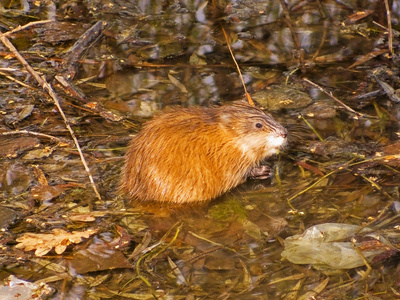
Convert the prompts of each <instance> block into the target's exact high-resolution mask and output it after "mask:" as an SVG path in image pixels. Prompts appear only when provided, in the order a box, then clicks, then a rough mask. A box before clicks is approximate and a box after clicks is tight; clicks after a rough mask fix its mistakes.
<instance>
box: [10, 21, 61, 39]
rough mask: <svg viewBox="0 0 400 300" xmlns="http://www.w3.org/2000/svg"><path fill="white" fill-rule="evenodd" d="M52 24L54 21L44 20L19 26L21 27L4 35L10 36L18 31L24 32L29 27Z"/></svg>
mask: <svg viewBox="0 0 400 300" xmlns="http://www.w3.org/2000/svg"><path fill="white" fill-rule="evenodd" d="M50 22H54V21H53V20H42V21H35V22H30V23H28V24H25V25H23V26H21V25H19V26H17V27H15V28H14V29H13V30H10V31H7V32H5V33H3V34H2V35H4V36H9V35H11V34H13V33H15V32H17V31H21V30H24V29H26V28H28V27H31V26H35V25H41V24H46V23H50Z"/></svg>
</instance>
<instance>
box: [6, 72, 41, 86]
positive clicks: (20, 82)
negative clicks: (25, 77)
mask: <svg viewBox="0 0 400 300" xmlns="http://www.w3.org/2000/svg"><path fill="white" fill-rule="evenodd" d="M0 75H3V76H4V77H5V78H7V79H9V80H11V81H14V82H16V83H18V84H19V85H21V86H24V87H26V88H29V89H32V90H37V88H34V87H32V86H30V85H28V84H26V83H24V82H22V81H20V80H18V79H15V78H14V77H12V76H10V75H7V74H6V73H3V72H0Z"/></svg>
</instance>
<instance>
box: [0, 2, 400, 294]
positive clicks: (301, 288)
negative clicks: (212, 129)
mask: <svg viewBox="0 0 400 300" xmlns="http://www.w3.org/2000/svg"><path fill="white" fill-rule="evenodd" d="M112 4H113V5H107V6H104V7H102V8H101V9H99V8H98V6H97V5H93V6H92V4H90V3H76V4H75V5H76V6H71V7H70V6H68V4H65V5H63V6H62V7H59V8H58V7H56V10H55V11H54V10H49V12H50V11H51V12H52V13H51V14H53V17H54V18H55V19H56V20H59V21H57V22H50V23H49V22H48V20H43V21H39V22H35V23H34V24H28V25H26V24H27V22H29V21H30V20H29V18H27V16H26V11H27V10H26V7H25V6H23V5H22V6H21V7H18V9H14V8H15V7H12V6H15V5H16V3H13V4H10V5H11V6H10V7H9V8H4V9H2V11H1V14H2V15H3V18H4V19H7V20H8V21H10V22H11V23H9V26H10V24H12V25H11V26H10V27H9V28H8V30H9V33H8V34H7V37H8V38H9V39H10V41H11V43H12V44H14V45H15V46H16V48H17V51H14V52H13V53H10V52H8V53H7V52H4V53H3V56H4V59H3V60H2V62H1V64H2V65H1V66H0V67H1V68H2V70H1V72H2V73H1V74H0V76H2V78H3V79H4V80H3V81H2V82H1V86H2V92H0V97H1V101H0V114H1V115H4V116H5V117H4V118H3V119H0V133H1V136H0V139H1V140H0V142H1V144H0V157H1V166H2V168H1V170H0V193H1V194H0V198H1V200H2V201H1V208H2V210H1V212H2V213H3V214H4V215H5V214H6V215H7V216H9V217H8V218H4V220H3V223H2V228H3V232H2V237H1V245H2V247H1V251H2V252H1V254H2V255H1V260H0V262H1V265H2V268H3V271H2V272H0V274H1V275H2V278H3V279H5V278H7V277H8V276H9V274H10V272H11V273H14V274H18V276H19V277H20V278H23V279H26V280H27V281H26V282H35V283H37V282H43V283H46V284H48V285H49V286H52V287H55V288H54V289H51V293H54V295H55V296H56V297H64V298H78V299H86V298H91V299H93V298H104V299H105V298H112V297H120V298H121V297H127V298H145V299H147V298H149V299H150V298H162V297H172V296H173V297H174V298H177V299H179V298H193V299H196V298H218V297H220V298H229V297H231V298H238V297H239V298H240V297H247V298H249V297H250V298H251V297H256V296H259V295H262V297H269V298H271V299H272V298H277V297H280V298H285V299H291V298H298V299H308V298H310V297H315V298H318V297H319V298H321V299H349V298H352V297H354V296H355V295H356V296H357V297H369V296H370V295H371V294H373V295H379V297H381V299H393V297H395V296H396V295H398V291H397V282H396V279H395V278H396V275H397V273H398V272H397V269H396V261H397V252H398V251H397V245H398V225H397V224H398V206H399V204H398V194H399V193H398V180H399V172H398V170H397V168H398V163H399V147H398V145H397V144H398V143H397V141H396V139H398V132H397V131H398V126H397V125H396V124H397V123H398V121H397V120H398V113H397V110H398V108H397V100H398V99H397V98H398V97H397V90H398V89H399V79H398V74H399V71H398V69H397V67H396V64H395V62H396V61H397V60H398V57H397V56H396V55H393V53H394V52H393V51H392V50H393V48H394V49H397V48H398V47H399V43H398V37H397V36H396V34H395V33H396V32H397V31H396V30H398V29H399V28H397V26H395V25H394V26H393V27H395V28H392V30H387V28H386V27H387V25H392V24H391V20H390V19H388V16H390V17H391V18H393V22H392V23H393V24H397V23H398V19H399V16H398V13H397V12H396V11H392V12H391V14H387V13H386V11H385V9H382V7H381V6H379V7H378V6H375V3H368V4H365V5H364V4H363V5H364V6H363V5H361V4H359V3H356V2H355V1H350V2H348V3H341V2H338V1H328V2H324V3H319V2H318V3H317V2H304V3H287V4H284V3H283V2H281V3H279V2H271V3H268V4H265V3H262V4H260V3H259V2H257V1H247V2H245V3H243V2H240V3H239V2H235V1H234V2H232V3H227V4H223V3H217V2H215V3H214V2H213V3H202V4H195V2H193V3H191V2H190V1H189V2H187V3H174V4H171V3H168V4H165V5H164V6H163V5H162V4H161V3H159V4H156V3H155V4H152V5H148V6H146V5H144V6H141V7H139V6H136V5H131V4H129V3H119V2H118V1H117V2H113V3H112ZM385 4H387V6H388V3H387V1H385ZM26 5H29V4H26ZM46 5H47V4H44V6H40V7H39V6H35V5H32V7H30V10H29V13H30V15H35V16H43V13H42V10H46V9H49V7H47V6H46ZM71 5H72V4H71ZM360 5H361V6H360ZM69 8H72V9H69ZM80 12H82V13H80ZM83 12H84V13H83ZM10 13H12V16H18V18H17V19H15V18H14V17H10ZM54 14H55V15H54ZM127 16H129V18H127ZM193 16H195V17H196V18H197V19H193ZM171 18H172V19H171ZM204 18H207V22H208V23H207V22H204ZM214 18H215V19H214ZM220 18H222V19H223V20H224V22H225V24H224V26H226V27H225V29H226V30H227V31H228V35H229V41H230V42H231V47H232V51H233V53H234V55H235V57H236V59H237V60H238V63H239V66H240V68H241V70H242V73H243V76H244V78H245V82H246V85H247V87H248V88H249V90H250V93H251V94H255V95H259V96H260V99H261V98H263V99H264V98H267V100H266V101H268V102H267V104H264V106H268V107H274V109H275V110H276V111H275V112H274V115H276V116H277V118H278V119H279V120H280V121H281V122H282V123H284V124H285V126H286V127H288V129H289V132H290V133H291V135H292V136H291V140H290V148H288V149H286V150H285V151H283V153H282V155H281V156H280V157H279V158H278V159H277V160H276V161H279V163H273V162H272V163H273V165H272V169H273V170H274V177H273V178H272V179H271V181H267V183H265V182H261V181H249V182H247V183H246V184H244V185H242V186H241V187H239V188H238V189H237V190H235V191H232V192H230V193H228V194H227V195H225V196H224V197H222V198H221V199H218V200H216V201H214V202H212V203H210V204H203V205H199V206H196V207H178V208H176V207H161V208H160V207H158V206H157V205H156V206H155V207H146V205H142V204H140V205H135V206H134V207H132V206H131V205H130V204H129V203H127V202H124V200H123V199H122V198H121V197H120V195H118V193H117V184H118V178H119V176H118V174H119V171H120V168H121V165H122V159H121V157H122V155H123V153H124V151H125V147H126V145H127V142H128V141H129V139H130V137H129V135H131V134H134V133H135V132H137V130H138V128H139V127H140V126H141V123H142V122H143V119H145V118H148V117H151V116H152V115H154V114H155V113H157V111H158V110H159V109H160V108H161V107H164V106H168V105H173V104H180V105H183V106H188V105H193V104H203V105H207V104H215V103H218V102H227V101H229V100H232V99H238V98H240V97H242V95H243V87H241V85H240V82H239V80H238V77H237V74H236V72H235V71H234V70H235V68H234V67H233V64H232V58H231V56H230V53H229V51H228V49H227V46H226V44H225V41H224V39H223V35H222V30H220V24H219V23H218V22H219V20H220ZM17 20H18V21H17ZM109 20H111V21H112V22H109ZM171 20H173V21H171ZM200 20H203V22H198V21H200ZM266 20H268V21H266ZM385 20H386V21H387V22H388V24H385ZM16 22H21V23H20V24H19V25H22V26H24V27H22V28H18V27H17V25H18V24H17V23H16ZM331 22H333V23H331ZM396 22H397V23H396ZM75 24H78V25H75ZM87 24H90V26H88V25H87ZM92 24H94V25H92ZM182 24H183V26H182ZM333 24H336V25H337V24H340V26H339V27H338V26H336V25H335V26H333ZM25 25H26V26H25ZM4 26H7V25H4ZM13 28H14V29H13ZM49 28H50V29H52V31H49V30H48V29H49ZM63 28H64V29H66V30H62V29H63ZM76 28H78V30H75V32H74V30H73V29H76ZM332 28H336V29H335V30H333V29H332ZM389 28H390V26H389ZM67 29H68V30H67ZM71 29H72V30H71ZM226 40H228V39H226ZM3 41H4V38H3ZM288 41H290V42H288ZM336 42H337V43H336ZM335 43H336V44H335ZM18 53H22V54H23V57H24V58H25V60H26V61H27V63H28V64H31V65H32V66H33V67H34V69H35V70H36V71H38V72H39V73H40V74H41V75H42V74H45V76H44V77H43V78H45V79H46V80H48V81H49V83H50V85H51V86H54V87H55V89H54V90H53V92H55V93H57V96H58V97H60V100H61V101H60V105H59V106H58V107H56V106H55V105H54V104H53V102H52V101H53V100H50V99H49V97H48V95H47V94H46V93H45V92H43V91H42V90H41V89H40V88H38V87H37V85H36V83H35V82H34V81H33V80H32V77H29V76H27V72H26V70H25V69H24V68H22V67H21V66H20V65H19V64H18V63H17V62H16V60H15V59H13V56H15V55H17V54H18ZM61 53H64V55H62V54H61ZM393 62H394V63H393ZM13 70H14V71H13ZM4 74H5V75H4ZM116 74H118V76H115V75H116ZM39 77H40V76H39ZM53 78H54V79H55V80H54V81H53V80H52V79H53ZM39 81H40V79H39ZM286 87H287V89H288V92H284V91H285V90H286ZM47 91H48V92H49V91H50V93H52V90H51V89H47ZM269 91H273V95H274V97H276V98H277V99H278V100H277V101H274V100H276V99H275V98H274V97H273V98H272V99H271V97H269V98H268V96H270V94H272V92H270V93H269ZM280 91H281V92H282V93H281V94H279V92H280ZM289 93H290V96H289V97H288V95H289ZM293 93H294V94H293ZM296 95H297V96H296ZM53 96H54V95H53ZM280 96H281V97H280ZM289 98H290V99H289ZM292 98H293V99H292ZM297 98H298V102H297V101H294V102H292V101H293V100H296V99H297ZM3 99H4V101H3ZM279 99H281V100H279ZM277 104H279V105H280V106H279V105H277ZM61 110H62V111H64V113H65V115H66V118H65V120H66V121H64V120H62V119H61V118H60V115H59V113H60V112H61ZM132 116H137V117H138V118H133V117H132ZM64 122H65V123H69V124H70V125H71V127H72V128H73V132H75V135H76V140H77V141H78V143H76V141H75V143H74V142H72V141H71V137H70V134H71V133H70V131H68V130H67V129H66V125H65V123H64ZM77 145H79V146H80V147H81V148H82V149H81V150H82V153H83V155H82V154H79V153H78V146H77ZM82 157H84V158H85V160H87V162H88V165H89V167H90V172H87V170H88V168H86V170H85V167H83V166H82V160H83V158H82ZM87 173H91V174H92V176H93V182H94V183H95V185H93V182H90V180H89V179H88V176H87ZM271 182H272V184H271ZM93 186H95V187H96V188H97V189H98V191H99V195H101V200H100V197H98V195H97V196H96V195H94V194H93V193H94V192H93V190H92V189H93ZM90 187H92V189H91V188H90ZM141 206H142V207H141ZM149 206H151V205H149ZM177 222H178V224H179V225H177ZM314 225H316V226H322V225H324V226H325V227H323V229H319V230H318V231H317V232H319V233H320V235H326V234H329V233H330V230H332V229H335V228H337V226H341V227H343V228H347V227H349V226H350V227H351V226H357V228H359V229H361V228H367V227H368V228H370V230H371V231H369V232H368V234H365V233H362V234H360V233H361V232H362V231H361V230H360V232H359V233H357V234H355V233H354V232H351V233H350V234H349V235H348V236H346V237H345V238H344V237H342V238H341V239H339V240H338V241H336V240H335V241H334V242H337V243H338V245H340V247H344V245H347V246H348V245H350V244H351V247H349V249H350V248H351V249H352V250H353V252H352V253H353V254H354V255H353V256H352V260H350V261H346V262H345V263H344V264H343V268H337V266H333V267H332V265H329V268H326V267H325V268H322V267H320V266H319V267H318V265H320V264H319V262H320V261H318V262H317V263H316V262H314V261H308V260H304V257H301V258H300V259H299V258H297V259H296V257H295V256H294V255H295V254H298V253H303V252H304V251H305V250H304V249H309V250H310V251H315V250H320V252H319V253H317V254H321V255H322V258H326V255H325V256H324V255H323V254H324V253H321V251H322V250H321V249H322V248H317V245H318V247H327V248H328V250H332V248H333V247H332V244H331V242H330V241H329V242H328V241H323V242H320V241H318V240H308V241H307V242H308V244H300V248H296V251H294V253H290V255H288V256H287V259H288V260H282V258H281V253H282V251H283V250H284V248H283V244H285V245H286V244H287V242H285V243H284V242H283V241H284V240H285V238H286V241H289V240H290V239H292V240H293V239H298V238H299V235H301V234H302V233H303V232H307V231H306V229H305V228H314V229H315V227H312V226H314ZM94 227H95V228H97V231H96V233H94V234H92V235H89V234H87V235H86V234H85V233H87V231H88V230H90V229H91V228H94ZM60 228H62V229H60ZM317 228H318V227H317ZM21 238H22V241H21V240H17V239H21ZM82 239H83V242H82ZM16 241H17V242H18V241H20V243H19V244H17V245H18V246H16ZM348 243H350V244H348ZM335 245H336V244H335ZM307 247H309V248H307ZM19 248H22V249H19ZM339 249H340V248H339ZM21 250H23V251H21ZM53 250H54V251H53ZM328 250H327V251H328ZM32 251H35V252H37V253H38V254H41V255H42V256H41V258H40V259H39V258H35V257H33V255H32V254H33V253H32ZM324 251H325V250H324ZM354 251H356V252H357V254H356V253H355V252H354ZM368 251H374V256H373V258H368V255H365V253H368ZM284 253H285V252H284ZM326 253H328V252H326ZM326 253H325V254H326ZM329 253H330V252H329ZM330 258H332V257H330ZM363 258H365V261H364V260H363ZM360 259H361V260H360ZM354 261H357V262H358V263H357V264H356V265H354V264H353V263H354ZM361 261H362V264H361ZM67 262H68V263H67ZM297 262H298V263H306V264H305V265H302V264H299V265H295V264H294V263H297ZM27 263H28V264H27ZM329 263H330V260H329V259H328V264H329ZM28 265H29V268H28V267H27V266H28ZM66 265H68V268H70V271H68V268H67V267H65V266H66ZM310 266H313V267H314V268H310ZM28 269H29V270H28ZM74 272H77V273H78V274H79V275H76V273H74ZM299 272H301V275H299ZM388 274H390V275H388ZM18 280H20V279H18ZM82 287H83V289H82ZM366 287H367V288H366Z"/></svg>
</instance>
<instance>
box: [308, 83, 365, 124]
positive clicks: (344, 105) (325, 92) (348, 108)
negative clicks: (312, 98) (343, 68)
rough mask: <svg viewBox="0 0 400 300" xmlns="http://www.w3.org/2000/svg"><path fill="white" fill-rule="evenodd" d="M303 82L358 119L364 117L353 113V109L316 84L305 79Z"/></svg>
mask: <svg viewBox="0 0 400 300" xmlns="http://www.w3.org/2000/svg"><path fill="white" fill-rule="evenodd" d="M303 80H304V81H305V82H307V83H308V84H311V85H312V86H313V87H316V88H317V89H319V90H320V91H321V92H323V93H324V94H326V95H328V96H329V97H330V98H331V99H333V100H335V101H336V102H337V103H339V104H340V105H341V106H343V107H344V108H345V109H346V110H347V111H349V112H351V113H353V114H355V115H357V116H358V117H363V116H364V115H363V114H362V113H359V112H357V111H355V110H354V109H352V108H351V107H350V106H347V105H346V104H344V103H343V102H342V101H340V100H339V99H338V98H336V97H335V96H333V95H332V93H329V92H328V91H326V90H325V89H324V88H323V87H321V86H319V85H318V84H316V83H314V82H312V81H310V80H308V79H307V78H304V79H303Z"/></svg>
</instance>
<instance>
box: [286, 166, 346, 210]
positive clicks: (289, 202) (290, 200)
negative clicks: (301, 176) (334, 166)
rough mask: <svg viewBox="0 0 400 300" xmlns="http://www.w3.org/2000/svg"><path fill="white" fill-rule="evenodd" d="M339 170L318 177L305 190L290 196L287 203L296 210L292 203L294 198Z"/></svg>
mask: <svg viewBox="0 0 400 300" xmlns="http://www.w3.org/2000/svg"><path fill="white" fill-rule="evenodd" d="M337 171H338V170H334V171H332V172H329V173H328V174H326V175H325V176H323V177H321V178H320V179H318V180H317V181H316V182H314V183H313V184H312V185H310V186H309V187H307V188H305V189H304V190H302V191H300V192H298V193H297V194H296V195H294V196H292V197H290V198H289V199H287V203H288V204H289V206H290V208H291V209H292V210H294V211H296V209H295V208H294V206H293V205H292V203H291V202H292V200H293V199H294V198H297V197H298V196H300V195H302V194H304V193H305V192H307V191H309V190H310V189H312V188H313V187H314V186H316V185H317V184H318V183H320V182H321V181H322V180H324V179H325V178H328V177H329V176H331V175H332V174H333V173H336V172H337Z"/></svg>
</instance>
